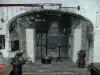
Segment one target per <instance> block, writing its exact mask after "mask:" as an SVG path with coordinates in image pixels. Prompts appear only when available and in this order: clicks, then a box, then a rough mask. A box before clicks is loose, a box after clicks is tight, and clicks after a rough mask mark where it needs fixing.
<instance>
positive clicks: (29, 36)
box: [26, 28, 36, 62]
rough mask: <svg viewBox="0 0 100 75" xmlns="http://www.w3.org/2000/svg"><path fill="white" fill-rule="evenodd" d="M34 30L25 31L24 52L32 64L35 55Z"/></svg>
mask: <svg viewBox="0 0 100 75" xmlns="http://www.w3.org/2000/svg"><path fill="white" fill-rule="evenodd" d="M35 42H36V29H29V28H27V29H26V48H27V49H26V50H27V55H28V57H29V58H31V60H32V62H35V58H36V57H35V56H36V55H35V54H36V44H35Z"/></svg>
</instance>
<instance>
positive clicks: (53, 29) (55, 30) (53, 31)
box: [48, 21, 61, 36]
mask: <svg viewBox="0 0 100 75" xmlns="http://www.w3.org/2000/svg"><path fill="white" fill-rule="evenodd" d="M59 35H61V32H60V29H59V27H58V22H57V21H52V22H51V26H50V29H49V31H48V36H59Z"/></svg>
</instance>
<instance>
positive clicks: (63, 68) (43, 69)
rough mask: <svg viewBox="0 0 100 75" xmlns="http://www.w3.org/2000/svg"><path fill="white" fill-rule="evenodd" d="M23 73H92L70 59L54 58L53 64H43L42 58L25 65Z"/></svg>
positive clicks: (43, 74)
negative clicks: (59, 60) (60, 60)
mask: <svg viewBox="0 0 100 75" xmlns="http://www.w3.org/2000/svg"><path fill="white" fill-rule="evenodd" d="M23 75H90V74H89V72H88V71H87V69H86V68H77V67H76V64H75V63H73V62H72V61H71V60H70V59H64V58H63V59H62V62H57V63H56V60H55V59H53V60H52V63H51V64H41V62H40V60H38V61H37V62H36V63H34V64H32V63H29V62H27V63H26V64H25V65H23Z"/></svg>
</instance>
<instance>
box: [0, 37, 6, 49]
mask: <svg viewBox="0 0 100 75" xmlns="http://www.w3.org/2000/svg"><path fill="white" fill-rule="evenodd" d="M4 48H5V35H0V49H4Z"/></svg>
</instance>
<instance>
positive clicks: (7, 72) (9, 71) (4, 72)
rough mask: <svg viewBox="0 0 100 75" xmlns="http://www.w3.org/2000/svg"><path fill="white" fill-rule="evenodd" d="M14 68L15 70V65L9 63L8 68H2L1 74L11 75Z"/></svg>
mask: <svg viewBox="0 0 100 75" xmlns="http://www.w3.org/2000/svg"><path fill="white" fill-rule="evenodd" d="M12 70H13V66H12V65H9V66H7V68H4V69H2V72H0V75H10V73H11V71H12Z"/></svg>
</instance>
